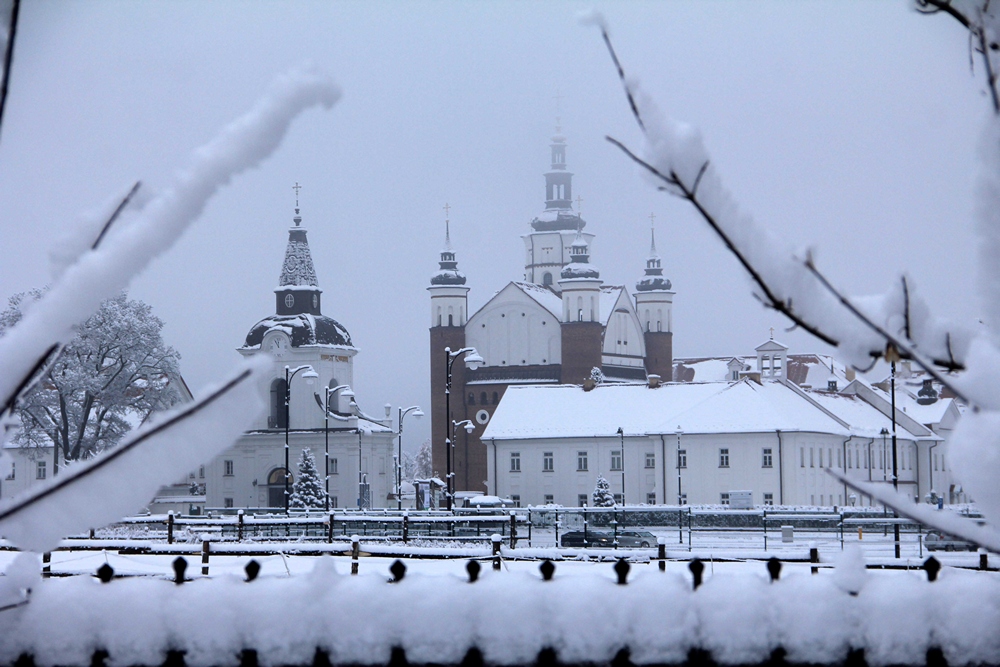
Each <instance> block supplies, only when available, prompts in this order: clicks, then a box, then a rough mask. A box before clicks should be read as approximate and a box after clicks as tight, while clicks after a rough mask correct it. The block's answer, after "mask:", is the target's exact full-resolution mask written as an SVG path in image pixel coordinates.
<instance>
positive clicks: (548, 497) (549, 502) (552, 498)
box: [545, 493, 556, 505]
mask: <svg viewBox="0 0 1000 667" xmlns="http://www.w3.org/2000/svg"><path fill="white" fill-rule="evenodd" d="M555 502H556V499H555V496H553V495H552V494H551V493H546V494H545V504H546V505H554V504H555Z"/></svg>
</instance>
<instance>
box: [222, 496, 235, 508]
mask: <svg viewBox="0 0 1000 667" xmlns="http://www.w3.org/2000/svg"><path fill="white" fill-rule="evenodd" d="M222 504H223V507H232V506H233V499H232V498H223V499H222Z"/></svg>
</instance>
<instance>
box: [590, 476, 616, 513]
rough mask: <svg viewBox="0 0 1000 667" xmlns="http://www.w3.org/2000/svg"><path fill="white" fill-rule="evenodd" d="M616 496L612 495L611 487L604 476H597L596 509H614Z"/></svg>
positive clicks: (595, 490)
mask: <svg viewBox="0 0 1000 667" xmlns="http://www.w3.org/2000/svg"><path fill="white" fill-rule="evenodd" d="M614 506H615V496H614V494H612V493H611V485H610V484H608V480H606V479H604V475H598V476H597V486H595V487H594V507H614Z"/></svg>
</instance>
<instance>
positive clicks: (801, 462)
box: [799, 447, 806, 468]
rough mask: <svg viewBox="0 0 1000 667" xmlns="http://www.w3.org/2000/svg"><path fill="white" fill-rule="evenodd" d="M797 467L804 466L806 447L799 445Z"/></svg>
mask: <svg viewBox="0 0 1000 667" xmlns="http://www.w3.org/2000/svg"><path fill="white" fill-rule="evenodd" d="M799 467H800V468H805V467H806V448H805V447H799Z"/></svg>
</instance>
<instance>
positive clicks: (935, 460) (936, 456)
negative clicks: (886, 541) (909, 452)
mask: <svg viewBox="0 0 1000 667" xmlns="http://www.w3.org/2000/svg"><path fill="white" fill-rule="evenodd" d="M934 469H935V470H937V469H938V455H937V454H935V455H934ZM894 530H895V529H894Z"/></svg>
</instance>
